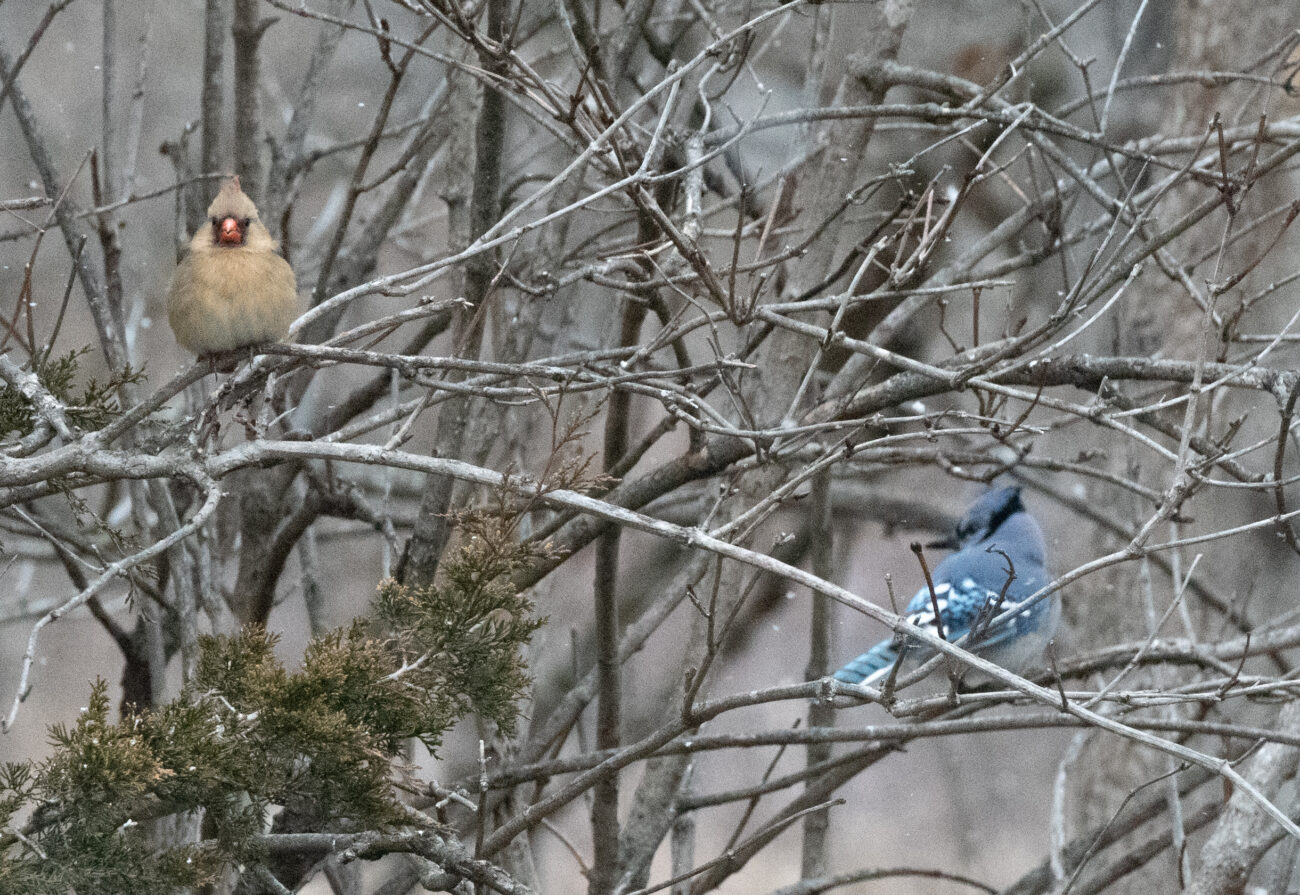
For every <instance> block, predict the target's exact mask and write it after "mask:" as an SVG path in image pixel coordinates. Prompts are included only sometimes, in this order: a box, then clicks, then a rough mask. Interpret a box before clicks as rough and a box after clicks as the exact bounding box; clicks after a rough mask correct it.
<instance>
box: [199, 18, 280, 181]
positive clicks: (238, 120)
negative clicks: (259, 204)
mask: <svg viewBox="0 0 1300 895" xmlns="http://www.w3.org/2000/svg"><path fill="white" fill-rule="evenodd" d="M258 7H259V3H258V0H235V21H234V24H233V25H232V26H231V29H230V33H231V35H232V36H233V37H234V39H235V90H234V100H235V147H234V149H235V152H234V155H235V173H236V174H238V175H239V178H240V181H241V183H242V184H243V187H244V192H245V193H247V194H248V195H250V196H252V197H253V198H254V200H257V199H260V198H261V196H262V105H261V98H260V96H259V88H260V87H261V80H262V79H261V64H262V62H261V54H260V46H261V43H262V34H263V33H264V32H265V31H266V29H267V28H268V27H269V26H270V25H271V24H272V22H274V21H275V20H274V19H266V20H259V19H258V17H257V10H258ZM205 136H206V134H205ZM204 149H205V150H206V149H207V145H206V143H205V144H204ZM204 161H205V162H206V161H207V159H206V158H205V159H204Z"/></svg>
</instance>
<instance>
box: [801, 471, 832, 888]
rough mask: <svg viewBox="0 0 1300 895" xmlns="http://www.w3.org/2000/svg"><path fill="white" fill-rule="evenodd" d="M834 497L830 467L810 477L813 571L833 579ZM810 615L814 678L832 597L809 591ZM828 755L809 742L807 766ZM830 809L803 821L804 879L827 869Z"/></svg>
mask: <svg viewBox="0 0 1300 895" xmlns="http://www.w3.org/2000/svg"><path fill="white" fill-rule="evenodd" d="M833 512H834V500H833V499H832V497H831V471H830V470H829V469H825V470H823V471H822V472H821V473H820V474H818V476H817V478H815V479H814V480H813V505H812V512H811V514H810V516H811V518H810V519H809V520H808V523H807V524H808V525H811V526H812V527H813V530H814V531H815V532H816V536H815V537H814V538H813V539H812V549H811V560H812V570H813V574H814V575H816V576H817V577H819V578H824V579H825V580H827V581H830V580H832V577H833V576H832V572H833V571H834V569H833V564H834V551H835V528H834V523H835V520H834V515H833ZM811 596H812V618H811V620H810V622H809V632H808V666H807V668H806V669H805V670H804V680H809V681H815V680H818V679H820V678H823V677H825V676H826V675H827V674H829V673H830V670H831V656H830V652H831V649H830V640H831V605H830V604H831V601H830V598H829V597H827V596H826V595H825V594H822V593H816V592H814V593H813V594H812V595H811ZM834 725H835V707H834V706H833V705H832V704H831V703H830V702H827V701H822V700H819V701H816V702H814V703H812V704H811V705H810V706H808V726H809V727H833V726H834ZM830 757H831V744H830V743H810V744H809V745H808V750H807V763H808V767H813V766H815V765H819V764H821V763H822V762H825V761H827V760H828V759H829V758H830ZM830 820H831V818H830V809H829V808H823V809H822V810H821V811H814V812H813V813H812V814H809V815H808V816H807V817H806V818H804V822H803V856H802V860H801V869H800V875H801V876H802V877H803V878H804V879H813V878H817V877H822V876H825V875H826V873H827V870H828V864H827V852H826V848H827V846H826V833H827V830H828V829H829V827H830Z"/></svg>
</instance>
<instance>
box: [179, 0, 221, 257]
mask: <svg viewBox="0 0 1300 895" xmlns="http://www.w3.org/2000/svg"><path fill="white" fill-rule="evenodd" d="M229 4H230V0H206V3H205V4H204V6H203V89H202V93H201V95H200V97H199V107H200V115H201V116H202V124H203V131H202V134H201V136H200V140H201V146H200V150H199V164H200V169H201V170H202V172H203V173H204V174H213V173H216V172H219V171H224V170H225V169H226V168H227V167H228V166H227V165H223V164H222V163H221V160H222V154H221V111H222V108H223V107H224V105H225V104H224V102H223V101H222V100H223V94H222V88H221V67H222V62H223V60H224V58H225V47H226V23H227V22H228V21H229V17H230V14H229ZM215 193H216V185H215V184H210V183H207V182H206V181H205V182H200V183H196V184H192V185H191V186H190V187H188V188H187V190H186V196H187V201H186V209H185V210H186V216H185V221H186V224H187V225H188V229H189V230H190V231H191V232H192V231H194V230H196V229H197V228H198V226H199V222H200V221H202V220H203V210H204V209H205V208H206V207H207V205H208V201H209V200H210V199H211V198H212V195H214V194H215Z"/></svg>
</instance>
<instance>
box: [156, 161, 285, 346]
mask: <svg viewBox="0 0 1300 895" xmlns="http://www.w3.org/2000/svg"><path fill="white" fill-rule="evenodd" d="M278 249H279V246H278V245H277V243H276V241H275V240H274V239H272V238H271V234H270V232H269V231H268V230H267V229H266V227H265V226H264V225H263V224H262V222H261V221H260V220H259V219H258V217H257V206H255V205H254V204H253V200H252V199H250V198H248V196H246V195H245V194H244V191H243V190H242V189H240V186H239V178H238V177H232V178H230V180H228V181H226V183H225V185H224V186H222V188H221V192H219V193H217V198H215V199H213V200H212V204H211V205H209V206H208V222H207V223H206V224H204V225H203V226H202V227H200V228H199V229H198V232H196V233H195V234H194V237H193V238H192V239H191V240H190V249H189V252H188V253H187V254H186V255H185V257H184V258H182V259H181V262H180V264H178V265H177V266H176V273H174V274H173V275H172V283H171V289H170V290H169V291H168V294H167V319H168V321H169V322H170V323H171V327H172V332H174V333H175V334H176V341H178V342H180V343H181V345H183V346H185V347H186V348H188V349H189V350H190V351H193V352H194V353H195V354H197V355H199V356H200V357H203V356H204V355H210V354H219V353H222V352H227V351H233V350H235V349H236V348H245V347H247V346H249V345H259V344H265V343H267V342H277V341H279V340H280V339H283V338H284V337H285V335H286V334H287V333H288V332H289V324H291V323H292V322H293V320H294V318H295V317H297V316H298V286H297V283H296V282H295V281H294V276H293V268H291V267H289V262H287V261H285V260H284V258H282V257H280V254H279V251H278Z"/></svg>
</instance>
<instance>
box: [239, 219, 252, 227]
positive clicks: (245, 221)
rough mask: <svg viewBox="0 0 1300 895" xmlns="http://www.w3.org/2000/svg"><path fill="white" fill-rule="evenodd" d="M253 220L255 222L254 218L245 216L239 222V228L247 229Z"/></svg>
mask: <svg viewBox="0 0 1300 895" xmlns="http://www.w3.org/2000/svg"><path fill="white" fill-rule="evenodd" d="M252 222H253V219H252V218H244V219H243V220H242V221H240V222H239V229H240V230H247V229H248V225H249V224H251V223H252Z"/></svg>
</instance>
